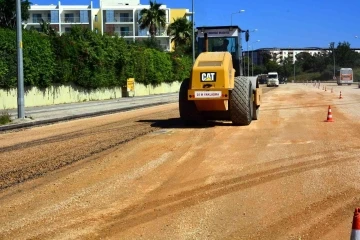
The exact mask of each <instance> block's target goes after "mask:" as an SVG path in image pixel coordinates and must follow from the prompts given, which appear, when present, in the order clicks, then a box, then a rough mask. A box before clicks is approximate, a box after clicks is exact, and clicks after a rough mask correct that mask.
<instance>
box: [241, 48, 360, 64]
mask: <svg viewBox="0 0 360 240" xmlns="http://www.w3.org/2000/svg"><path fill="white" fill-rule="evenodd" d="M352 50H353V51H355V52H358V53H360V48H352ZM330 51H331V50H330V49H329V48H319V47H306V48H259V49H256V50H254V51H249V52H247V51H244V52H243V56H248V54H249V56H250V58H251V56H252V57H253V62H254V64H256V65H260V64H261V63H262V62H263V58H262V55H263V53H269V54H270V55H271V56H272V58H273V59H276V62H277V63H278V64H280V63H281V62H282V61H283V60H284V59H286V58H290V61H291V62H292V63H294V62H295V60H296V55H297V54H299V53H303V52H307V53H309V54H310V55H312V56H314V55H316V54H319V53H325V52H330Z"/></svg>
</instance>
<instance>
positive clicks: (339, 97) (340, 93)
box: [339, 91, 343, 99]
mask: <svg viewBox="0 0 360 240" xmlns="http://www.w3.org/2000/svg"><path fill="white" fill-rule="evenodd" d="M342 98H343V97H342V94H341V91H340V97H339V99H342Z"/></svg>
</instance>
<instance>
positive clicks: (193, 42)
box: [191, 0, 195, 65]
mask: <svg viewBox="0 0 360 240" xmlns="http://www.w3.org/2000/svg"><path fill="white" fill-rule="evenodd" d="M191 12H192V19H191V21H192V54H193V65H194V64H195V23H194V0H192V9H191Z"/></svg>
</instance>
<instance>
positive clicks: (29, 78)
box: [0, 28, 55, 89]
mask: <svg viewBox="0 0 360 240" xmlns="http://www.w3.org/2000/svg"><path fill="white" fill-rule="evenodd" d="M54 67H55V56H54V52H53V50H52V47H51V42H50V39H49V38H48V37H47V36H44V35H41V34H39V33H38V32H35V31H26V30H24V31H23V71H24V85H25V86H37V87H40V88H42V87H47V86H50V85H51V84H52V78H53V74H54ZM16 85H17V45H16V32H15V31H13V30H9V29H2V28H0V87H1V88H5V89H8V88H14V87H16Z"/></svg>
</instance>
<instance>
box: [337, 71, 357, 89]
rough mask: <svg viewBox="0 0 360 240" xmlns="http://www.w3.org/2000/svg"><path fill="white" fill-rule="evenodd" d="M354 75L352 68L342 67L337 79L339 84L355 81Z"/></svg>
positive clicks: (349, 83)
mask: <svg viewBox="0 0 360 240" xmlns="http://www.w3.org/2000/svg"><path fill="white" fill-rule="evenodd" d="M353 77H354V75H353V70H352V68H340V76H339V78H338V79H337V84H338V85H342V84H348V85H351V84H352V83H353V82H354V78H353Z"/></svg>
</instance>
